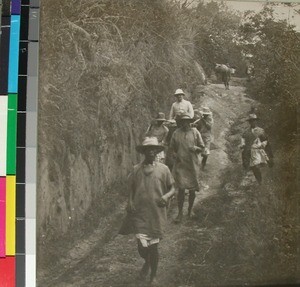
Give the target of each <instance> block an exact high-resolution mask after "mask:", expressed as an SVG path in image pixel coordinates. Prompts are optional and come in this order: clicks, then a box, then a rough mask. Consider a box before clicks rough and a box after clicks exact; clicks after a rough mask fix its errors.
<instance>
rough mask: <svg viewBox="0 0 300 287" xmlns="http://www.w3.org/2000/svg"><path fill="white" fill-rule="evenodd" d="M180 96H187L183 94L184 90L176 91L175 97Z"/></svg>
mask: <svg viewBox="0 0 300 287" xmlns="http://www.w3.org/2000/svg"><path fill="white" fill-rule="evenodd" d="M179 95H185V93H184V92H183V90H181V89H177V90H176V91H175V94H174V96H179Z"/></svg>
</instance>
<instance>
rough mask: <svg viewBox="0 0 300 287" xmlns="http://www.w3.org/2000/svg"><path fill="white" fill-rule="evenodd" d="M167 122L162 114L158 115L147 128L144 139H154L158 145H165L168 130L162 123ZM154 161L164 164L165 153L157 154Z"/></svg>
mask: <svg viewBox="0 0 300 287" xmlns="http://www.w3.org/2000/svg"><path fill="white" fill-rule="evenodd" d="M166 121H167V120H166V119H165V114H164V113H160V112H159V113H158V115H157V117H156V119H154V120H153V122H152V123H151V125H150V126H149V128H148V130H147V132H146V134H145V136H146V137H156V138H157V140H158V143H159V144H160V145H162V146H165V145H166V144H167V136H168V133H169V129H168V128H167V127H166V126H165V125H164V122H166ZM156 160H157V161H159V162H161V163H164V162H165V152H164V151H161V152H160V153H158V154H157V156H156Z"/></svg>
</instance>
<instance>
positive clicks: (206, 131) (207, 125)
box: [195, 107, 214, 170]
mask: <svg viewBox="0 0 300 287" xmlns="http://www.w3.org/2000/svg"><path fill="white" fill-rule="evenodd" d="M200 114H201V118H200V120H199V121H198V122H197V123H196V124H195V126H196V128H197V130H198V131H199V132H200V134H201V136H202V139H203V142H204V150H203V151H202V154H201V156H202V162H201V164H202V170H204V168H205V166H206V162H207V158H208V156H209V154H210V143H211V141H212V127H213V123H214V120H213V116H212V112H211V110H210V109H209V107H203V108H202V110H201V112H200Z"/></svg>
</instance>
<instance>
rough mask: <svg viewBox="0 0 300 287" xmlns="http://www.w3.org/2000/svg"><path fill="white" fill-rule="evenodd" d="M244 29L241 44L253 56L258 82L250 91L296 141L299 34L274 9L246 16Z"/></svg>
mask: <svg viewBox="0 0 300 287" xmlns="http://www.w3.org/2000/svg"><path fill="white" fill-rule="evenodd" d="M245 19H246V20H245V23H244V24H243V25H242V26H241V29H240V44H241V46H242V47H243V50H244V53H245V54H250V55H252V58H251V60H250V61H251V64H253V66H254V70H255V78H254V80H253V81H252V82H251V83H250V84H249V87H248V90H249V92H250V93H251V94H252V96H253V97H255V98H257V99H258V100H259V101H260V102H263V103H268V106H269V107H270V109H269V110H270V114H272V115H273V116H274V117H275V116H276V118H277V119H278V127H279V128H280V129H281V130H282V131H283V132H284V135H285V137H286V138H287V139H291V138H294V137H295V133H296V128H297V127H296V112H297V105H298V104H299V98H298V97H299V96H298V93H299V72H300V71H299V68H300V41H299V33H298V32H297V31H296V30H295V29H294V28H295V27H294V26H292V25H289V24H288V23H287V21H282V20H281V21H278V20H276V19H275V17H274V10H273V6H272V5H270V4H269V5H266V6H265V7H264V9H263V10H262V11H261V12H260V13H258V14H254V13H250V12H248V13H246V15H245Z"/></svg>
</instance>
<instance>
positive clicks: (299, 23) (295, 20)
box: [225, 1, 300, 32]
mask: <svg viewBox="0 0 300 287" xmlns="http://www.w3.org/2000/svg"><path fill="white" fill-rule="evenodd" d="M225 2H226V3H227V6H228V7H230V8H231V9H233V10H236V11H240V12H244V11H247V10H253V11H255V12H259V11H260V10H261V9H262V7H263V5H264V3H265V2H263V3H262V2H253V1H251V2H250V1H248V2H245V1H225ZM298 3H299V1H298ZM294 9H298V10H300V3H299V4H298V5H297V6H296V7H288V6H285V5H283V4H282V3H278V4H277V6H276V7H275V9H274V10H275V17H276V18H277V19H280V20H284V19H285V20H287V21H288V22H289V23H290V24H292V25H295V26H296V30H297V31H299V32H300V15H299V14H298V13H296V12H295V11H294Z"/></svg>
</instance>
